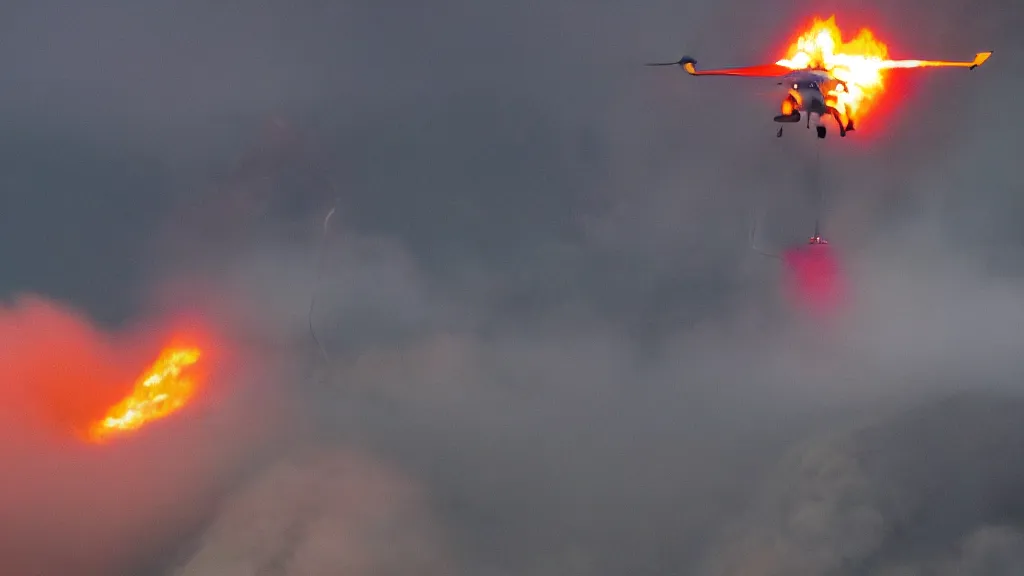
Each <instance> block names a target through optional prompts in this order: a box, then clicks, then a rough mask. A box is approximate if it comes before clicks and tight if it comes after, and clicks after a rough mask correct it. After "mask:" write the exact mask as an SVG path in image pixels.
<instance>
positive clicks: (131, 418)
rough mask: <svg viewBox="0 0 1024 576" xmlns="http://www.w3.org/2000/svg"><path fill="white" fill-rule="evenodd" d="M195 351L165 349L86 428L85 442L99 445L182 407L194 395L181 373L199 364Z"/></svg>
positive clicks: (189, 380)
mask: <svg viewBox="0 0 1024 576" xmlns="http://www.w3.org/2000/svg"><path fill="white" fill-rule="evenodd" d="M200 356H201V353H200V351H199V349H198V348H167V349H165V350H164V351H163V352H162V353H161V354H160V356H159V358H157V360H156V362H154V363H153V364H152V366H150V367H149V369H148V370H146V371H145V372H144V373H143V374H142V376H140V377H139V379H138V380H136V382H135V388H134V389H133V390H132V392H131V394H129V395H128V396H127V397H126V398H125V399H124V400H122V401H121V402H120V403H118V404H117V405H115V406H113V407H112V408H111V409H110V410H108V411H107V414H106V416H105V417H104V418H103V419H101V420H99V421H97V422H95V423H93V425H92V426H91V427H90V428H89V433H88V435H89V439H90V440H92V441H95V442H101V441H103V440H105V439H107V438H108V437H110V436H112V435H115V434H123V433H125V432H130V431H133V430H137V429H138V428H141V427H142V426H144V425H146V424H147V423H149V422H152V421H154V420H159V419H161V418H164V417H166V416H168V415H170V414H172V413H174V412H176V411H178V410H180V409H181V408H183V407H184V406H185V405H186V404H187V403H188V402H189V400H191V398H192V396H193V395H194V394H195V392H196V383H195V382H194V381H193V380H192V379H191V378H189V377H188V376H187V375H185V374H184V372H185V371H186V370H187V369H188V368H189V367H191V366H193V365H194V364H196V363H197V362H198V361H199V358H200Z"/></svg>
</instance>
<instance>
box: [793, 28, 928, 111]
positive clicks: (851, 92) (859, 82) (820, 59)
mask: <svg viewBox="0 0 1024 576" xmlns="http://www.w3.org/2000/svg"><path fill="white" fill-rule="evenodd" d="M888 57H889V48H888V47H887V46H886V45H885V43H884V42H882V41H880V40H878V39H877V38H875V35H874V33H873V32H872V31H871V30H868V29H867V28H862V29H861V30H860V31H858V32H857V35H856V36H855V37H854V38H853V40H850V41H849V42H844V41H843V34H842V31H841V30H840V29H839V27H838V26H837V25H836V17H835V16H831V17H829V19H828V20H821V19H819V18H815V19H814V23H813V24H812V25H811V28H810V30H808V31H807V32H804V33H803V34H802V35H801V36H800V37H799V38H798V39H797V40H796V42H794V43H793V44H792V45H791V46H790V47H789V50H788V52H787V55H786V58H783V59H782V60H779V61H778V62H776V63H777V64H779V65H780V66H785V67H786V68H790V69H792V70H801V69H805V68H817V69H823V70H825V71H827V72H829V73H830V75H831V76H832V77H833V78H834V79H835V80H838V81H840V82H842V83H845V87H844V86H843V85H842V84H841V83H840V82H836V83H835V85H833V86H830V87H829V88H830V89H829V91H828V96H829V97H831V99H833V100H834V102H836V103H838V105H839V106H845V107H846V113H847V114H848V115H850V116H851V117H854V118H857V119H860V118H861V117H863V115H864V114H865V112H867V111H868V110H869V109H870V107H871V104H872V103H873V101H874V100H875V98H877V97H878V96H879V95H880V94H881V93H882V92H883V91H884V90H885V77H884V74H883V71H884V70H887V69H889V68H895V67H916V66H905V65H904V66H894V65H893V64H897V62H894V61H891V60H889V59H888ZM902 62H904V63H906V62H908V61H902ZM830 104H832V102H830ZM837 107H838V106H837ZM840 110H842V108H840Z"/></svg>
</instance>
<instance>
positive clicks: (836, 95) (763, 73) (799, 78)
mask: <svg viewBox="0 0 1024 576" xmlns="http://www.w3.org/2000/svg"><path fill="white" fill-rule="evenodd" d="M990 56H992V52H991V51H989V52H978V53H977V54H975V56H974V59H973V60H970V61H944V60H884V61H879V62H877V63H875V65H876V66H877V67H878V69H880V70H882V69H893V68H927V67H962V68H967V69H969V70H974V69H975V68H977V67H978V66H981V65H982V64H984V63H985V61H986V60H988V59H989V57H990ZM780 62H782V61H780ZM646 65H647V66H679V67H681V68H682V69H683V70H685V71H686V73H687V74H689V75H691V76H743V77H749V78H775V79H777V80H778V83H777V85H779V86H784V87H785V94H784V95H783V97H782V102H781V110H780V114H778V115H776V116H775V118H774V121H775V122H778V123H780V124H783V125H785V124H794V123H797V122H799V121H800V120H801V116H802V114H803V115H805V116H806V122H807V128H810V127H811V123H812V122H814V125H815V129H816V132H817V136H818V138H825V137H826V136H827V135H828V130H827V128H826V127H825V124H824V123H823V120H824V118H825V117H831V118H833V119H834V120H835V122H836V125H837V126H838V127H839V136H840V137H845V136H846V134H847V133H848V132H852V131H854V129H855V126H854V121H853V118H852V115H851V114H850V112H849V110H848V109H847V107H846V106H845V105H844V104H843V103H842V102H841V100H842V99H841V98H840V95H841V94H842V93H843V92H845V93H849V92H850V89H849V85H848V84H847V83H846V82H845V81H844V80H842V79H840V78H837V77H836V75H835V73H834V71H832V70H826V69H825V68H823V67H806V68H798V69H794V68H792V67H790V66H783V65H782V64H779V63H775V64H761V65H755V66H742V67H735V68H718V69H713V70H697V67H696V65H697V61H696V60H695V59H694V58H692V57H690V56H683V57H682V58H680V59H679V60H677V61H675V62H650V63H648V64H646ZM783 127H784V126H780V127H779V130H778V132H777V133H776V137H778V138H781V137H782V129H783Z"/></svg>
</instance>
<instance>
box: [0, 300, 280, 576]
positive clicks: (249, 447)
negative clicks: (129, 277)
mask: <svg viewBox="0 0 1024 576" xmlns="http://www.w3.org/2000/svg"><path fill="white" fill-rule="evenodd" d="M173 324H174V323H173V322H168V321H165V320H162V319H151V320H150V321H149V322H146V323H143V324H140V325H139V326H137V327H131V328H126V329H125V330H123V331H121V332H118V333H110V332H107V331H105V330H102V329H98V328H96V327H95V326H94V325H93V324H92V323H91V322H90V321H89V319H88V318H86V317H85V316H84V315H82V314H81V313H78V312H76V311H73V310H71V309H70V308H68V307H66V306H63V305H60V304H57V303H54V302H51V301H48V300H45V299H42V298H39V297H34V296H21V297H18V298H16V299H15V300H14V301H13V302H11V303H10V304H8V305H5V307H4V308H3V309H0V342H2V348H3V357H4V361H3V363H2V366H3V370H2V373H0V406H2V408H0V413H2V416H3V422H4V425H3V427H2V429H0V465H2V467H3V470H4V474H3V477H2V479H0V486H2V495H0V519H2V521H3V522H2V526H3V527H2V528H0V558H2V559H3V560H2V562H3V568H4V571H5V572H8V573H12V574H39V575H50V574H54V575H56V574H67V573H71V572H73V573H76V574H109V573H112V572H121V571H123V570H125V569H126V568H129V567H131V566H133V565H135V564H137V563H138V562H140V561H146V560H148V558H147V557H148V556H150V555H153V554H157V553H160V552H161V551H162V550H164V549H166V542H167V540H168V539H169V538H180V537H181V536H182V535H183V534H187V533H188V531H189V530H192V529H194V527H195V526H196V525H197V524H198V523H200V522H202V521H203V520H204V518H205V514H204V513H203V509H204V507H205V506H209V505H210V503H211V502H213V501H214V498H215V496H216V495H217V494H218V493H219V491H221V490H223V489H224V487H225V482H226V481H227V480H228V479H229V478H231V477H232V476H234V475H237V474H238V473H239V472H240V471H241V469H242V467H243V466H244V465H246V464H247V461H248V459H249V458H251V454H253V451H254V442H257V441H259V442H262V441H265V440H266V439H267V438H269V437H270V436H268V435H267V433H266V431H265V430H262V427H263V426H264V425H265V423H261V422H259V420H258V419H255V418H254V416H255V415H256V413H257V412H256V411H255V410H257V409H259V408H260V403H261V402H262V400H261V401H259V402H257V401H253V400H251V399H247V398H245V396H244V395H240V394H239V390H236V389H231V387H229V386H228V382H229V381H230V379H231V378H234V377H238V376H239V375H240V374H242V372H235V373H232V372H230V371H228V370H226V369H225V368H226V366H224V367H222V368H221V369H219V370H217V371H216V372H215V373H213V374H211V375H212V378H211V380H210V381H208V382H205V383H204V387H203V389H202V391H201V397H202V400H201V401H198V402H197V403H196V404H195V405H194V406H192V407H190V408H189V409H187V410H186V413H184V414H183V415H180V416H179V417H178V418H176V419H175V421H166V422H159V423H155V424H152V425H151V426H149V427H146V428H145V429H143V430H140V431H139V432H136V433H134V434H132V435H131V436H129V437H124V438H120V439H113V440H111V441H109V442H108V443H107V444H104V445H96V444H93V443H90V442H89V441H88V440H87V439H86V438H87V435H86V433H87V429H88V426H89V425H90V424H92V423H94V422H95V421H96V420H98V419H100V418H102V417H103V416H104V415H105V414H106V411H107V409H108V408H109V407H111V406H113V405H114V404H116V403H117V402H118V401H120V400H121V398H123V397H124V396H125V395H126V394H128V393H129V392H130V391H131V389H132V385H133V383H134V381H135V379H136V378H137V377H138V375H139V373H140V372H141V371H142V370H143V369H144V368H145V367H146V366H147V365H148V364H149V363H150V362H152V360H153V358H154V357H155V354H156V353H157V352H158V351H159V350H160V348H161V347H162V346H164V345H165V344H166V339H167V338H170V337H172V336H173V335H174V333H173V331H172V325H173ZM154 326H157V327H158V328H157V329H156V330H154V329H153V327H154ZM176 327H178V326H176ZM250 376H251V375H250ZM226 379H227V380H226ZM246 388H247V389H246ZM255 389H256V387H254V386H245V387H243V390H242V392H244V393H245V395H249V394H250V393H251V390H255ZM203 404H206V405H205V406H203ZM264 413H265V414H268V415H269V414H271V413H269V412H266V411H264Z"/></svg>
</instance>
